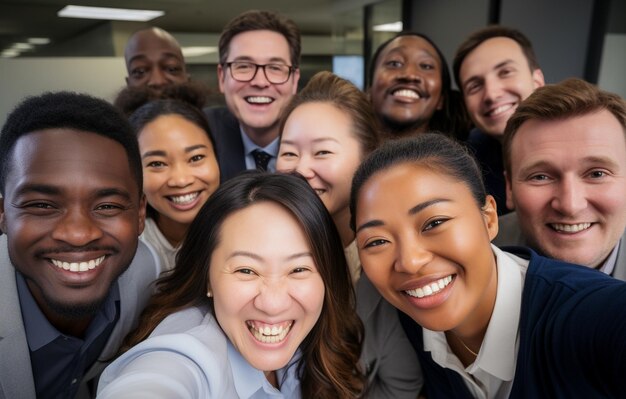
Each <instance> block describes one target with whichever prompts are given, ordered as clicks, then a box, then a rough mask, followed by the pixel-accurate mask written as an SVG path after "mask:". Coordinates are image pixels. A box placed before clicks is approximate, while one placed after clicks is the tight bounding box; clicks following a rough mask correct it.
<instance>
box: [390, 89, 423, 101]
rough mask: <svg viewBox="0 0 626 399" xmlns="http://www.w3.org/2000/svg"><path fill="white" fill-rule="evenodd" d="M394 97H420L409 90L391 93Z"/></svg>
mask: <svg viewBox="0 0 626 399" xmlns="http://www.w3.org/2000/svg"><path fill="white" fill-rule="evenodd" d="M393 95H394V96H397V97H409V98H417V99H419V98H420V95H419V94H418V93H417V92H416V91H415V90H409V89H400V90H396V91H394V92H393Z"/></svg>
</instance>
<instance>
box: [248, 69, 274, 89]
mask: <svg viewBox="0 0 626 399" xmlns="http://www.w3.org/2000/svg"><path fill="white" fill-rule="evenodd" d="M250 84H251V85H253V86H260V87H267V86H269V85H270V81H269V80H267V77H266V76H265V67H263V66H261V65H257V66H256V71H255V72H254V76H253V77H252V80H251V81H250Z"/></svg>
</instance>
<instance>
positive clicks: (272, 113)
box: [205, 10, 301, 182]
mask: <svg viewBox="0 0 626 399" xmlns="http://www.w3.org/2000/svg"><path fill="white" fill-rule="evenodd" d="M300 49H301V45H300V31H299V30H298V27H297V26H296V25H295V23H294V22H293V21H291V20H289V19H287V18H285V17H284V16H282V15H279V14H276V13H274V12H270V11H258V10H252V11H246V12H244V13H243V14H240V15H238V16H237V17H235V18H234V19H232V20H231V21H230V22H229V23H228V24H227V25H226V27H225V28H224V30H223V31H222V34H221V36H220V40H219V55H220V63H219V65H218V67H217V75H218V81H219V87H220V91H221V92H222V93H223V94H224V98H225V100H226V105H227V107H217V108H207V109H205V114H206V116H207V119H208V120H209V126H210V127H211V132H212V133H213V134H214V136H215V144H216V147H217V155H218V160H219V166H220V175H221V176H220V181H221V182H225V181H226V180H228V179H230V178H231V177H233V176H235V175H237V174H238V173H239V172H241V171H243V170H246V169H261V170H269V171H274V170H275V165H276V155H277V154H278V134H279V118H280V115H281V113H282V111H283V109H284V108H285V106H286V105H287V103H289V100H291V97H293V95H294V94H295V93H296V90H297V88H298V80H299V79H300V69H299V63H300Z"/></svg>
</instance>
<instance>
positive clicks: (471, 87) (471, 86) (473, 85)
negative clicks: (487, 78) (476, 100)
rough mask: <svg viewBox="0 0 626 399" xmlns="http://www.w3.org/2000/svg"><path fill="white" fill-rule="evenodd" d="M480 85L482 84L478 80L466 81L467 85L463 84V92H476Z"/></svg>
mask: <svg viewBox="0 0 626 399" xmlns="http://www.w3.org/2000/svg"><path fill="white" fill-rule="evenodd" d="M481 87H482V84H481V83H480V82H477V81H472V82H469V83H467V85H465V93H467V94H475V93H478V91H480V88H481Z"/></svg>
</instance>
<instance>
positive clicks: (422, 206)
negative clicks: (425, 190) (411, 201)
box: [409, 198, 451, 215]
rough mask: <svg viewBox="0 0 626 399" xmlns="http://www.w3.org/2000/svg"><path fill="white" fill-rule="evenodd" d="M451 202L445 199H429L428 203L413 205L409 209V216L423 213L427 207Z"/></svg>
mask: <svg viewBox="0 0 626 399" xmlns="http://www.w3.org/2000/svg"><path fill="white" fill-rule="evenodd" d="M450 201H451V200H449V199H446V198H435V199H431V200H429V201H424V202H422V203H420V204H417V205H415V206H414V207H413V208H411V209H409V215H415V214H416V213H418V212H421V211H423V210H424V209H426V208H428V207H429V206H432V205H435V204H438V203H440V202H450Z"/></svg>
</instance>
